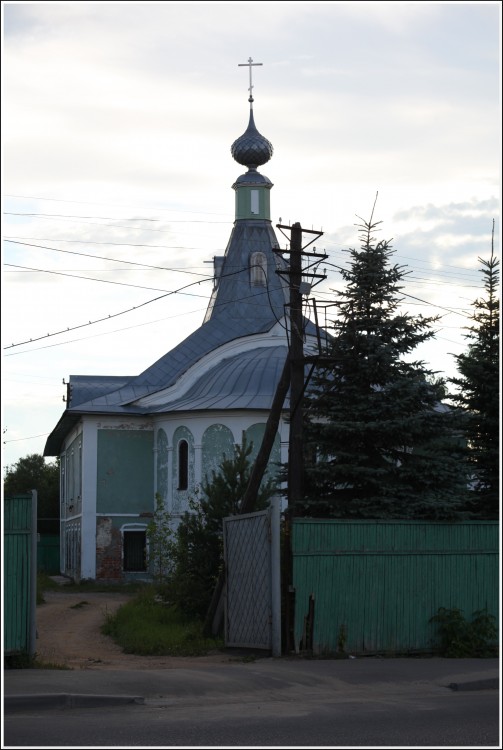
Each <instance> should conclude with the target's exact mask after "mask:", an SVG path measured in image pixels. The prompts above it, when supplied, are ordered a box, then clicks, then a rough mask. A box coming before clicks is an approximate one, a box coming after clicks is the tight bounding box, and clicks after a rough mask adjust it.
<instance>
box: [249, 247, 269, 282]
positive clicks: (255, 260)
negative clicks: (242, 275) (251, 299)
mask: <svg viewBox="0 0 503 750" xmlns="http://www.w3.org/2000/svg"><path fill="white" fill-rule="evenodd" d="M250 284H251V285H252V286H267V258H266V256H265V254H264V253H252V254H251V256H250Z"/></svg>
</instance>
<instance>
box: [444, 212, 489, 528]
mask: <svg viewBox="0 0 503 750" xmlns="http://www.w3.org/2000/svg"><path fill="white" fill-rule="evenodd" d="M493 237H494V225H493ZM478 260H479V262H480V263H481V266H482V267H481V268H480V271H481V273H482V274H483V277H484V289H485V295H484V296H483V297H482V298H480V299H476V300H475V302H474V303H473V308H474V310H473V314H472V321H473V325H471V326H470V327H468V328H467V330H468V333H467V334H466V339H467V340H468V342H469V344H468V349H467V351H466V352H464V353H463V354H460V355H458V356H456V366H457V370H458V372H459V374H460V377H458V378H453V379H452V381H451V382H452V383H453V384H454V385H456V386H457V387H458V388H459V391H458V393H457V394H456V395H455V396H454V402H455V403H456V404H457V405H459V406H461V407H463V408H464V409H466V411H467V425H466V436H467V440H468V446H469V454H468V456H469V462H470V467H471V470H472V478H473V492H472V493H471V501H470V504H469V505H470V509H471V511H472V512H473V515H474V517H476V518H484V519H497V518H498V517H499V472H500V468H499V467H500V420H499V392H500V383H501V380H500V363H499V343H500V339H499V325H500V315H499V299H498V287H499V270H498V267H499V261H498V260H497V258H496V257H495V256H494V239H493V246H492V248H491V256H490V258H489V260H483V259H482V258H479V259H478Z"/></svg>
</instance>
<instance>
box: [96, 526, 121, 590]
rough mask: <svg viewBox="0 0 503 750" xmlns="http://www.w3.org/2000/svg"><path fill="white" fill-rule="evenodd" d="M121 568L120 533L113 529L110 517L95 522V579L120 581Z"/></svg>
mask: <svg viewBox="0 0 503 750" xmlns="http://www.w3.org/2000/svg"><path fill="white" fill-rule="evenodd" d="M123 575H124V574H123V570H122V534H121V532H120V529H114V528H113V525H112V520H111V519H110V518H98V519H97V523H96V580H97V581H120V580H121V579H122V578H123Z"/></svg>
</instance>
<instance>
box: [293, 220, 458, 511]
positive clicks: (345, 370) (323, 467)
mask: <svg viewBox="0 0 503 750" xmlns="http://www.w3.org/2000/svg"><path fill="white" fill-rule="evenodd" d="M361 221H362V224H360V225H359V234H360V249H359V250H356V249H350V250H348V251H347V252H349V255H350V264H349V266H348V267H347V268H346V269H341V274H342V277H343V280H344V281H345V287H344V290H343V291H342V292H340V293H339V294H337V295H336V298H335V300H334V305H335V308H336V317H335V320H334V322H333V336H332V337H331V341H330V343H329V345H328V349H327V352H326V355H325V356H324V357H323V359H322V360H321V361H320V362H319V363H318V366H317V367H316V369H315V371H314V376H313V379H312V385H311V386H310V388H309V391H308V396H307V398H306V407H307V408H306V412H305V414H306V420H305V437H306V440H305V445H306V474H305V502H304V503H303V505H302V507H301V508H298V509H296V511H297V512H300V513H301V514H304V515H318V516H332V517H339V518H430V519H443V518H451V517H454V516H455V515H456V513H457V510H456V509H457V507H458V506H459V503H460V499H461V497H462V494H463V491H464V482H463V462H462V451H461V442H460V440H459V429H460V420H459V414H458V412H457V411H456V410H454V409H449V408H447V407H445V406H443V405H442V403H441V402H442V399H443V397H444V396H445V381H443V380H441V379H439V378H437V377H436V375H435V373H434V372H432V371H431V370H428V369H427V368H426V366H425V364H424V362H422V361H420V360H418V359H413V358H412V354H413V352H414V350H415V348H416V347H417V346H418V345H419V344H421V343H422V342H424V341H427V340H429V339H430V338H431V337H432V336H433V335H434V330H433V328H432V325H433V324H434V323H435V322H436V321H437V319H438V317H423V316H422V315H417V316H412V315H410V314H408V313H407V312H403V311H402V308H401V303H402V301H403V296H402V294H401V289H402V288H403V285H402V282H403V279H404V277H405V276H406V271H405V270H404V268H403V267H401V266H398V265H396V264H392V262H391V256H392V254H393V252H394V251H393V250H392V246H391V243H390V241H387V240H380V241H377V240H376V239H375V237H374V236H373V234H374V232H375V231H376V229H377V227H378V224H380V222H377V223H376V222H373V219H372V217H371V219H370V220H369V221H364V220H363V219H362V220H361Z"/></svg>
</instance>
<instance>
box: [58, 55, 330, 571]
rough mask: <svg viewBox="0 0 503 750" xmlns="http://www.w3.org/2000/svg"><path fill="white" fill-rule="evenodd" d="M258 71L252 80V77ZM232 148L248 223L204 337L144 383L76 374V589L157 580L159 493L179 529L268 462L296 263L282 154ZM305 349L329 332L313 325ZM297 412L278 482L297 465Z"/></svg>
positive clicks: (69, 521) (67, 502)
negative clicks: (264, 454) (241, 458)
mask: <svg viewBox="0 0 503 750" xmlns="http://www.w3.org/2000/svg"><path fill="white" fill-rule="evenodd" d="M250 70H251V68H250ZM249 103H250V113H249V123H248V127H247V129H246V131H245V132H244V133H243V135H242V136H241V137H239V138H238V139H237V140H236V141H235V142H234V143H233V144H232V147H231V154H232V156H233V158H234V159H235V160H236V162H237V163H238V164H240V165H242V166H243V167H246V169H247V171H246V172H245V173H244V174H241V175H240V176H239V177H238V178H237V179H236V181H235V183H234V185H233V186H232V187H233V189H234V191H235V221H234V225H233V229H232V232H231V235H230V238H229V242H228V245H227V248H226V250H225V253H224V254H223V255H222V256H218V257H215V258H214V287H213V292H212V295H211V298H210V301H209V304H208V309H207V312H206V315H205V317H204V320H203V322H202V324H201V326H200V327H199V328H198V329H197V330H195V331H194V332H193V333H191V334H190V335H189V336H188V337H187V338H186V339H185V340H184V341H182V342H181V343H180V344H178V345H177V346H175V348H174V349H172V350H171V351H169V352H167V353H166V354H165V355H164V356H163V357H161V358H160V359H159V360H158V361H157V362H154V363H153V364H152V365H151V366H150V367H148V368H147V369H146V370H145V371H144V372H142V373H141V374H139V375H137V376H135V377H122V376H120V375H117V376H99V375H96V376H94V375H72V376H70V379H69V383H68V386H67V401H66V409H65V411H64V413H63V415H62V416H61V418H60V420H59V422H58V424H57V425H56V426H55V427H54V429H53V431H52V432H51V434H50V435H49V437H48V439H47V442H46V446H45V450H44V455H45V456H59V457H60V466H61V490H60V513H61V572H62V573H63V574H65V575H67V576H71V577H73V578H75V579H76V580H81V579H94V580H102V581H113V580H115V581H119V580H128V579H135V578H147V577H148V553H147V552H148V551H147V537H146V529H147V526H148V523H149V520H150V518H151V516H152V513H153V511H154V509H155V496H156V494H157V493H158V494H159V496H160V497H161V498H162V500H163V502H164V505H165V507H166V509H167V510H168V511H169V513H170V514H171V515H172V517H173V519H174V520H175V522H176V519H177V518H180V517H181V515H182V514H183V513H184V512H185V511H187V510H188V509H189V499H190V498H194V497H195V496H196V495H197V492H198V490H199V487H200V485H201V482H202V481H204V479H205V477H208V478H211V472H212V470H215V471H217V472H218V467H219V465H220V463H221V461H222V458H223V457H224V454H225V456H226V457H228V458H230V457H232V455H233V453H234V446H235V445H236V444H242V442H243V439H246V442H247V443H248V444H250V443H252V444H253V452H252V459H253V457H254V456H256V454H257V452H258V450H259V448H260V444H261V441H262V436H263V433H264V429H265V424H266V421H267V417H268V414H269V410H270V408H271V404H272V401H273V398H274V394H275V391H276V386H277V383H278V381H279V378H280V375H281V372H282V370H283V366H284V363H285V359H286V357H287V356H288V345H289V334H288V325H289V323H288V302H289V289H288V274H287V273H284V274H281V275H280V274H279V273H278V271H280V272H281V271H288V263H289V258H288V254H286V253H285V254H281V253H280V252H279V244H278V241H277V239H276V235H275V233H274V229H273V227H272V223H271V209H270V196H271V188H272V183H271V181H270V180H269V179H268V178H267V177H265V176H264V175H263V174H261V173H260V172H259V171H258V168H259V167H261V166H262V165H264V164H266V163H267V162H268V161H269V160H270V158H271V157H272V154H273V148H272V145H271V143H270V142H269V141H268V140H267V139H266V138H265V137H264V136H262V135H261V134H260V133H259V131H258V130H257V128H256V126H255V121H254V113H253V97H252V86H251V80H250V97H249ZM305 336H306V343H307V342H308V341H312V342H315V340H316V331H315V327H314V325H313V324H312V323H310V322H308V321H305ZM288 408H289V405H288V399H287V401H286V402H285V404H284V412H283V415H282V418H281V420H280V423H279V427H278V431H277V434H276V437H275V441H274V447H273V450H272V453H271V457H270V461H269V472H273V471H276V470H277V467H279V465H280V464H284V463H286V462H287V459H288V422H287V416H288Z"/></svg>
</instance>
